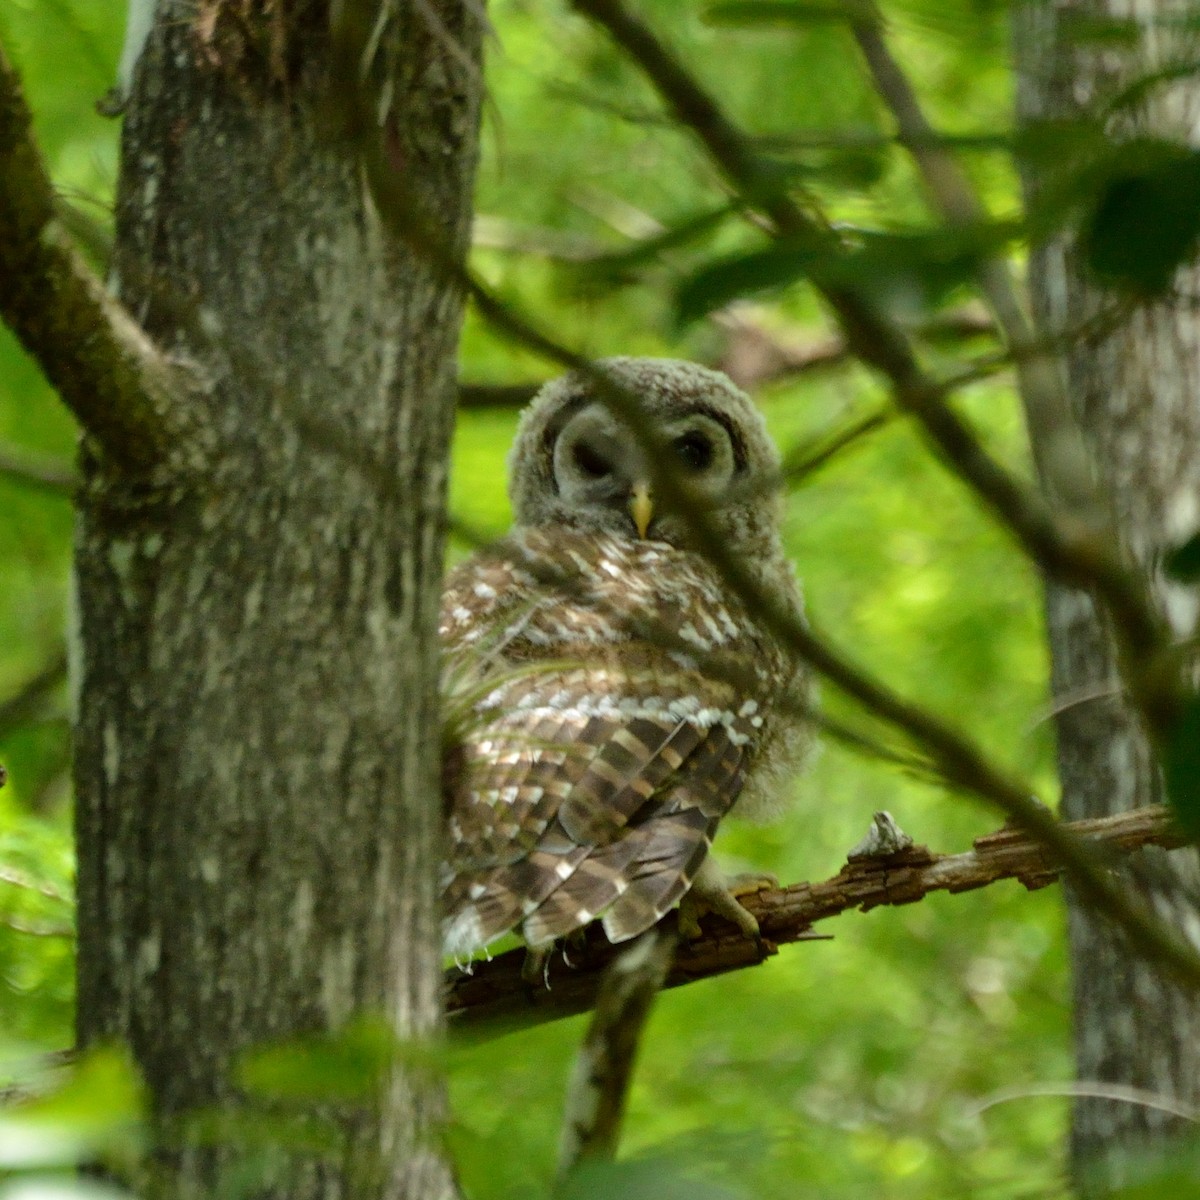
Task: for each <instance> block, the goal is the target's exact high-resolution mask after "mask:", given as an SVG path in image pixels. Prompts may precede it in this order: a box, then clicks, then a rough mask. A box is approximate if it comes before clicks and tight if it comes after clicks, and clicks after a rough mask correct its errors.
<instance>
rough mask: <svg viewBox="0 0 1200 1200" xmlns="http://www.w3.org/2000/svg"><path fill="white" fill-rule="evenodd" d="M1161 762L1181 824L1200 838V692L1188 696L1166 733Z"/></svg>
mask: <svg viewBox="0 0 1200 1200" xmlns="http://www.w3.org/2000/svg"><path fill="white" fill-rule="evenodd" d="M1162 766H1163V779H1164V781H1165V783H1166V787H1167V800H1168V801H1169V802H1170V805H1171V808H1172V809H1174V811H1175V816H1176V817H1177V818H1178V820H1179V824H1180V825H1181V826H1182V828H1183V831H1184V832H1185V833H1186V834H1187V835H1188V836H1189V837H1190V838H1200V695H1197V694H1193V695H1192V696H1190V697H1189V698H1188V700H1187V702H1186V704H1184V706H1183V710H1182V712H1181V713H1180V714H1179V716H1178V718H1177V719H1176V721H1175V724H1174V726H1173V727H1172V728H1171V730H1170V732H1169V734H1168V735H1167V742H1166V745H1165V747H1164V748H1163V755H1162Z"/></svg>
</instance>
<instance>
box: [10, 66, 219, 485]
mask: <svg viewBox="0 0 1200 1200" xmlns="http://www.w3.org/2000/svg"><path fill="white" fill-rule="evenodd" d="M55 203H56V201H55V195H54V191H53V188H52V186H51V183H50V179H49V176H48V175H47V173H46V168H45V165H44V164H43V162H42V160H41V157H40V155H39V154H38V150H37V147H36V145H35V144H34V141H33V137H32V132H31V122H30V115H29V109H28V107H27V105H26V103H25V99H24V97H23V95H22V93H21V88H20V82H19V80H18V77H17V73H16V71H15V70H14V69H13V67H12V66H11V64H10V63H9V62H8V60H7V58H6V57H5V56H4V53H3V51H2V50H0V278H3V280H4V286H3V288H0V316H3V318H4V320H5V321H6V322H7V323H8V324H9V325H10V326H11V327H12V329H13V331H14V332H15V333H16V335H17V337H18V338H19V339H20V340H21V342H22V343H23V344H24V346H25V348H26V349H27V350H28V351H29V353H30V354H32V355H33V357H34V358H35V359H36V360H37V361H38V363H39V364H40V365H41V368H42V370H43V371H44V372H45V374H46V377H47V379H49V381H50V383H51V384H52V385H53V386H54V388H55V389H56V390H57V391H58V393H59V395H60V396H61V397H62V399H63V401H64V403H66V405H67V406H68V407H69V408H70V409H71V411H72V412H73V413H74V414H75V416H76V417H77V418H78V419H79V422H80V424H81V425H82V426H83V428H84V429H85V430H86V431H87V433H88V434H89V435H90V436H91V438H92V440H93V443H94V446H95V448H96V449H98V450H99V451H100V452H101V454H102V456H103V457H104V459H105V460H106V461H108V462H111V463H113V464H114V465H116V466H117V467H119V468H120V469H122V470H126V471H133V472H137V473H140V474H145V473H146V472H149V471H154V470H155V469H158V468H162V467H164V466H166V467H180V468H182V467H190V466H192V465H196V464H199V463H200V462H202V461H203V457H202V456H203V445H202V444H201V442H202V438H201V435H202V434H204V433H206V432H207V428H206V426H205V425H204V422H203V421H202V420H201V414H200V411H199V406H198V405H197V404H196V403H195V399H196V398H195V396H194V395H193V396H185V395H184V394H183V393H184V392H185V390H186V387H187V386H188V385H189V384H190V383H191V382H192V381H191V380H190V378H189V376H188V374H187V373H186V372H185V371H184V370H183V369H182V368H181V367H180V366H179V365H178V364H176V363H174V362H172V361H170V360H169V359H167V358H166V357H165V356H164V355H162V354H161V353H160V352H159V351H158V349H157V348H156V347H155V346H154V345H153V343H152V342H151V341H150V339H149V337H148V336H147V335H146V333H145V332H144V331H143V330H142V329H141V327H140V326H139V325H138V324H137V323H136V322H135V321H134V319H133V318H132V317H131V316H130V315H129V313H128V312H126V310H125V309H124V308H123V307H122V306H121V305H120V304H118V303H117V301H116V300H114V299H113V298H112V297H111V296H110V295H109V294H108V293H107V291H106V290H105V288H104V285H103V284H102V283H101V282H100V280H99V279H97V278H96V276H95V275H94V274H93V272H92V271H91V270H90V269H89V268H88V266H87V265H86V264H85V262H84V261H83V259H82V257H81V256H80V254H79V253H78V251H76V250H75V249H74V247H73V246H72V245H71V244H70V242H69V240H68V239H67V238H66V236H65V235H64V233H63V231H62V230H61V229H60V227H59V225H58V222H57V221H56V219H55Z"/></svg>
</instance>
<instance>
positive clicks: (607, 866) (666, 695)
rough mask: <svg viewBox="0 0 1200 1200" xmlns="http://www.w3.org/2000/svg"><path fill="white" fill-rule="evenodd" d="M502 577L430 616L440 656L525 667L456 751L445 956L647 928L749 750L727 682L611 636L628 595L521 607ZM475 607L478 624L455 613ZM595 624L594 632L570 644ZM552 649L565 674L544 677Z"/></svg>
mask: <svg viewBox="0 0 1200 1200" xmlns="http://www.w3.org/2000/svg"><path fill="white" fill-rule="evenodd" d="M605 562H609V563H610V562H611V556H610V558H609V559H606V560H605ZM461 570H462V569H460V571H461ZM517 571H519V568H517V567H514V565H513V564H512V562H507V561H504V560H499V561H498V560H491V561H487V560H485V561H483V562H476V563H474V564H470V565H469V566H468V568H467V570H466V572H465V573H463V574H460V575H459V576H456V577H455V578H454V579H453V580H452V586H451V587H450V589H449V590H448V592H447V598H446V603H445V605H444V619H445V625H444V632H445V634H446V635H447V640H448V643H449V644H450V645H451V646H454V645H455V644H457V643H458V642H459V641H467V642H470V643H472V644H473V646H474V648H475V650H476V651H477V653H478V654H479V655H480V657H481V658H482V659H484V660H487V659H489V657H490V659H491V662H492V664H493V667H494V666H495V664H497V663H498V662H500V661H503V662H504V663H505V664H506V665H508V666H511V665H512V664H513V663H519V662H522V661H525V662H527V663H528V664H529V665H530V670H529V673H528V674H525V675H521V674H518V675H517V676H516V677H515V678H511V679H509V680H508V682H506V683H504V684H502V685H500V686H498V687H497V688H496V690H495V691H494V692H493V693H492V694H491V695H489V696H488V697H487V699H486V701H485V702H483V703H482V704H480V705H479V706H478V715H479V717H480V719H479V721H478V723H477V725H476V727H475V728H474V729H473V730H472V731H471V732H470V733H469V735H468V736H467V737H466V739H465V744H464V746H463V753H464V762H463V768H462V770H461V772H460V773H459V778H458V782H457V785H456V787H455V788H454V789H452V792H453V794H452V796H451V798H450V813H449V832H450V846H449V849H448V854H447V863H446V868H447V869H446V880H445V887H444V892H443V903H444V911H445V913H446V914H447V933H446V943H447V948H448V950H449V951H450V952H457V953H463V952H468V951H471V950H474V949H476V948H478V947H480V946H483V945H486V944H487V943H488V942H489V941H491V940H492V939H494V938H495V937H497V936H499V935H500V934H501V933H504V932H506V931H507V930H509V929H512V928H514V927H516V926H518V925H520V926H521V930H522V933H523V935H524V937H525V939H526V941H527V942H529V943H530V944H531V945H542V944H546V943H548V942H550V941H553V940H554V939H555V938H557V937H560V936H563V935H564V934H566V933H569V932H571V931H572V930H574V929H577V928H579V927H581V926H583V925H586V924H587V923H588V922H589V921H591V920H592V919H593V917H596V916H600V915H603V916H604V922H605V929H606V932H607V933H608V935H609V937H610V938H611V939H612V940H614V941H619V940H622V939H624V938H629V937H633V936H634V935H635V934H637V933H640V932H641V931H642V930H643V929H646V928H648V927H649V926H651V925H653V924H654V923H655V922H656V921H657V920H658V919H659V918H660V917H661V916H662V915H663V914H664V913H665V912H667V911H668V910H669V909H670V907H671V906H672V905H673V904H674V903H675V902H676V901H677V900H678V899H679V898H680V897H681V896H682V895H683V893H684V892H686V890H687V888H688V887H689V885H690V883H691V881H692V879H693V878H694V876H695V873H696V870H697V869H698V868H699V866H700V864H701V863H702V862H703V860H704V857H705V855H706V854H707V852H708V848H709V845H710V844H711V840H712V836H713V834H714V832H715V830H716V826H717V823H718V821H719V819H720V818H721V816H722V815H724V813H725V812H727V811H728V809H729V808H730V806H731V805H732V804H733V802H734V801H735V800H736V798H737V795H738V793H739V791H740V790H741V787H742V783H743V780H744V776H745V771H746V768H747V765H748V755H749V752H750V748H751V746H752V738H753V734H754V720H755V718H754V717H753V715H752V714H753V712H754V710H755V708H756V706H755V705H753V704H751V705H750V706H749V711H748V712H747V711H733V708H734V701H733V698H732V690H733V689H732V688H731V687H729V686H728V685H725V684H721V683H719V682H714V681H713V680H710V679H707V678H705V677H704V676H703V675H702V674H701V673H699V672H698V670H696V664H695V663H694V662H692V663H686V664H681V663H680V661H679V656H678V655H672V653H671V652H670V651H669V650H667V649H665V648H664V647H663V646H662V645H655V644H653V643H646V642H644V641H639V640H638V639H636V638H630V637H629V636H628V634H627V632H626V633H624V634H621V633H620V632H618V631H617V630H615V629H614V620H615V618H614V611H613V610H614V609H616V608H617V606H618V603H620V602H624V601H625V600H626V599H627V597H625V596H624V595H620V596H618V597H615V598H613V599H610V600H609V601H608V604H607V608H606V606H605V605H604V604H601V603H600V601H599V600H598V599H597V597H596V596H595V595H593V594H587V595H583V596H580V595H578V594H576V595H574V596H573V597H571V596H568V597H563V596H562V595H555V596H553V597H544V598H543V599H542V600H539V601H537V602H536V603H535V604H534V605H533V606H532V607H530V605H529V604H528V603H526V605H525V608H524V611H522V610H521V605H520V604H518V603H515V602H511V603H505V600H506V599H507V598H509V597H514V596H518V595H522V594H523V595H526V596H528V595H529V594H530V593H529V590H528V589H522V588H521V587H520V586H519V585H520V583H521V582H522V581H521V580H519V579H516V580H514V579H513V578H512V574H513V573H515V572H517ZM609 574H610V575H615V572H612V571H610V572H609ZM481 583H482V585H483V586H482V587H481V586H480V584H481ZM601 599H603V597H601ZM539 605H541V606H542V607H541V608H539ZM480 607H482V608H484V609H486V610H487V618H488V619H487V620H484V621H480V620H476V619H474V618H472V617H471V616H469V614H470V612H471V610H477V609H479V608H480ZM639 611H642V610H641V609H639ZM691 611H692V614H693V617H695V603H694V602H693V604H692V608H691ZM456 613H457V616H455V614H456ZM701 615H704V614H701ZM720 615H721V616H722V617H723V618H725V624H726V625H729V624H730V622H729V620H728V615H727V614H726V613H725V612H724V610H723V609H722V610H721V613H720ZM695 619H696V621H697V623H698V622H699V617H695ZM711 624H712V623H711V622H710V625H711ZM600 627H603V628H605V629H606V630H607V636H606V637H604V638H598V637H588V636H585V635H586V634H591V633H594V631H595V630H596V629H598V628H600ZM456 630H457V633H458V637H456V636H455V633H456ZM551 650H557V651H560V652H561V653H562V654H563V656H564V657H565V658H567V659H568V660H569V659H570V656H571V654H572V653H574V654H577V655H578V656H579V661H578V665H576V664H575V663H572V662H570V661H567V662H562V661H560V662H559V664H558V665H557V666H555V667H554V669H552V670H546V669H542V668H541V667H540V666H539V663H538V660H539V658H542V657H543V656H545V655H546V654H547V653H548V652H549V651H551ZM585 658H586V659H588V660H596V659H599V660H600V661H599V662H598V663H597V662H585V661H583V660H584V659H585ZM551 661H553V660H551ZM700 697H703V698H704V699H703V700H701V699H700ZM705 701H708V703H705ZM758 724H761V719H759V720H758Z"/></svg>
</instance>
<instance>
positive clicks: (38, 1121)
mask: <svg viewBox="0 0 1200 1200" xmlns="http://www.w3.org/2000/svg"><path fill="white" fill-rule="evenodd" d="M143 1111H144V1103H143V1093H142V1086H141V1083H140V1081H139V1079H138V1077H137V1073H136V1071H135V1069H134V1067H133V1064H132V1063H131V1061H130V1059H129V1057H128V1055H127V1054H125V1053H123V1052H122V1051H119V1050H116V1049H113V1048H111V1047H98V1048H96V1049H94V1050H92V1051H90V1052H89V1053H88V1054H87V1055H86V1056H85V1057H84V1058H82V1059H81V1060H80V1061H79V1062H78V1063H76V1064H75V1065H74V1066H73V1067H72V1068H71V1069H70V1071H69V1072H68V1073H67V1074H66V1076H65V1078H64V1079H63V1081H62V1083H60V1084H59V1086H58V1087H56V1088H54V1089H52V1090H50V1091H48V1092H45V1093H44V1094H42V1095H39V1096H36V1097H35V1098H33V1099H31V1100H28V1101H26V1102H25V1103H24V1104H20V1105H17V1106H15V1107H13V1108H10V1109H7V1110H6V1111H5V1113H4V1115H3V1117H0V1167H8V1168H26V1169H27V1168H30V1167H47V1166H51V1167H61V1166H69V1165H72V1164H75V1163H78V1162H82V1161H84V1160H86V1159H94V1158H105V1159H108V1160H111V1159H113V1158H117V1157H119V1158H123V1159H127V1158H129V1157H131V1156H133V1155H135V1154H136V1153H137V1151H138V1149H139V1148H140V1145H141V1123H142V1119H143Z"/></svg>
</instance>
